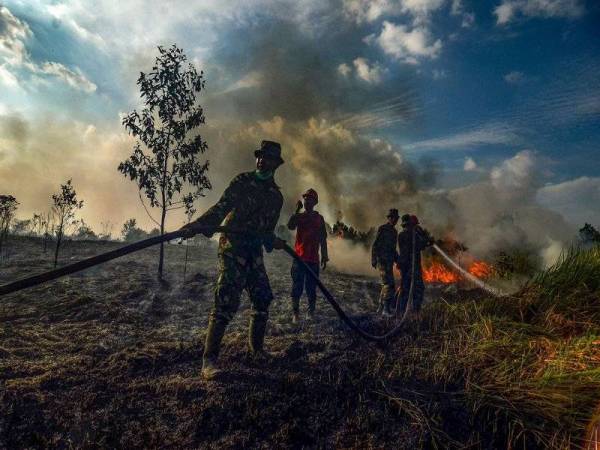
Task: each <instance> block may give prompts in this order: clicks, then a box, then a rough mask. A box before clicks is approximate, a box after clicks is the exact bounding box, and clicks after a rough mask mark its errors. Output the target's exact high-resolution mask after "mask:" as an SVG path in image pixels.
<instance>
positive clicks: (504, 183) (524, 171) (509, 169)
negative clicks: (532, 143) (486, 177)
mask: <svg viewBox="0 0 600 450" xmlns="http://www.w3.org/2000/svg"><path fill="white" fill-rule="evenodd" d="M535 165H536V158H535V154H534V152H532V151H531V150H523V151H520V152H519V153H517V154H516V155H515V156H513V157H512V158H510V159H507V160H505V161H504V162H502V164H500V165H499V166H496V167H494V168H493V169H492V171H491V172H490V181H491V183H492V185H493V186H494V187H495V188H496V189H497V190H498V191H499V192H501V193H507V194H510V195H511V196H514V195H518V196H525V197H528V196H529V195H528V194H531V192H532V190H533V189H534V188H535V187H536V184H537V177H536V175H535V171H534V168H535Z"/></svg>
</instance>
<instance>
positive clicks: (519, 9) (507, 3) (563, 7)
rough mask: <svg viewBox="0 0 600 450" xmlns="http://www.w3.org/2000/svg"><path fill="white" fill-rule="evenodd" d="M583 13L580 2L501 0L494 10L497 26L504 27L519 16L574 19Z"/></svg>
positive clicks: (575, 0)
mask: <svg viewBox="0 0 600 450" xmlns="http://www.w3.org/2000/svg"><path fill="white" fill-rule="evenodd" d="M583 13H584V7H583V4H582V2H581V1H580V0H502V3H501V4H500V5H498V6H497V7H496V8H495V9H494V14H495V15H496V23H497V24H498V25H506V24H507V23H509V22H511V21H512V20H514V19H516V18H517V17H518V16H519V15H521V16H524V17H562V18H569V19H574V18H577V17H580V16H581V15H582V14H583Z"/></svg>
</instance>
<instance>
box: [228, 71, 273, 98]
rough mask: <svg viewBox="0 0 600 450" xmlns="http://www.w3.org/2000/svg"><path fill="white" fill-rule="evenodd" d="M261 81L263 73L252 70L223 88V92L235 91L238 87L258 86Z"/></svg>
mask: <svg viewBox="0 0 600 450" xmlns="http://www.w3.org/2000/svg"><path fill="white" fill-rule="evenodd" d="M262 82H263V75H262V74H261V73H260V72H258V71H252V72H250V73H248V74H246V75H245V76H244V77H242V78H241V79H239V80H238V81H236V82H235V83H233V84H232V85H231V86H229V87H228V88H227V89H225V90H224V91H223V94H225V93H229V92H233V91H237V90H238V89H249V88H253V87H258V86H260V85H261V84H262Z"/></svg>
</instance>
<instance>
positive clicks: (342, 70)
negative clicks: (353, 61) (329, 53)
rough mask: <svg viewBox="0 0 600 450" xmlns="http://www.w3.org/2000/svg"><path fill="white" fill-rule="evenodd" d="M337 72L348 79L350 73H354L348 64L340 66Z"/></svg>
mask: <svg viewBox="0 0 600 450" xmlns="http://www.w3.org/2000/svg"><path fill="white" fill-rule="evenodd" d="M337 70H338V72H339V73H340V75H342V76H344V77H347V76H348V75H350V73H352V68H351V67H350V66H349V65H348V64H346V63H342V64H340V65H339V66H338V68H337Z"/></svg>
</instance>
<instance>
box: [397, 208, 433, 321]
mask: <svg viewBox="0 0 600 450" xmlns="http://www.w3.org/2000/svg"><path fill="white" fill-rule="evenodd" d="M401 224H402V231H401V232H400V233H398V268H399V269H400V274H401V276H402V282H401V290H400V305H399V314H401V315H402V314H404V311H405V310H406V307H407V306H408V300H409V298H408V297H409V293H410V285H411V281H412V280H413V249H414V282H413V295H412V297H413V304H412V306H413V310H414V311H415V312H418V311H420V310H421V305H422V303H423V296H424V294H425V284H424V283H423V270H422V268H421V251H422V250H423V249H425V248H427V247H429V246H431V245H433V243H434V240H433V238H432V237H431V235H430V234H429V232H428V231H427V230H425V229H423V228H421V227H420V226H419V219H417V216H411V215H409V214H404V215H403V216H402V223H401ZM413 236H414V242H413Z"/></svg>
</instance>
